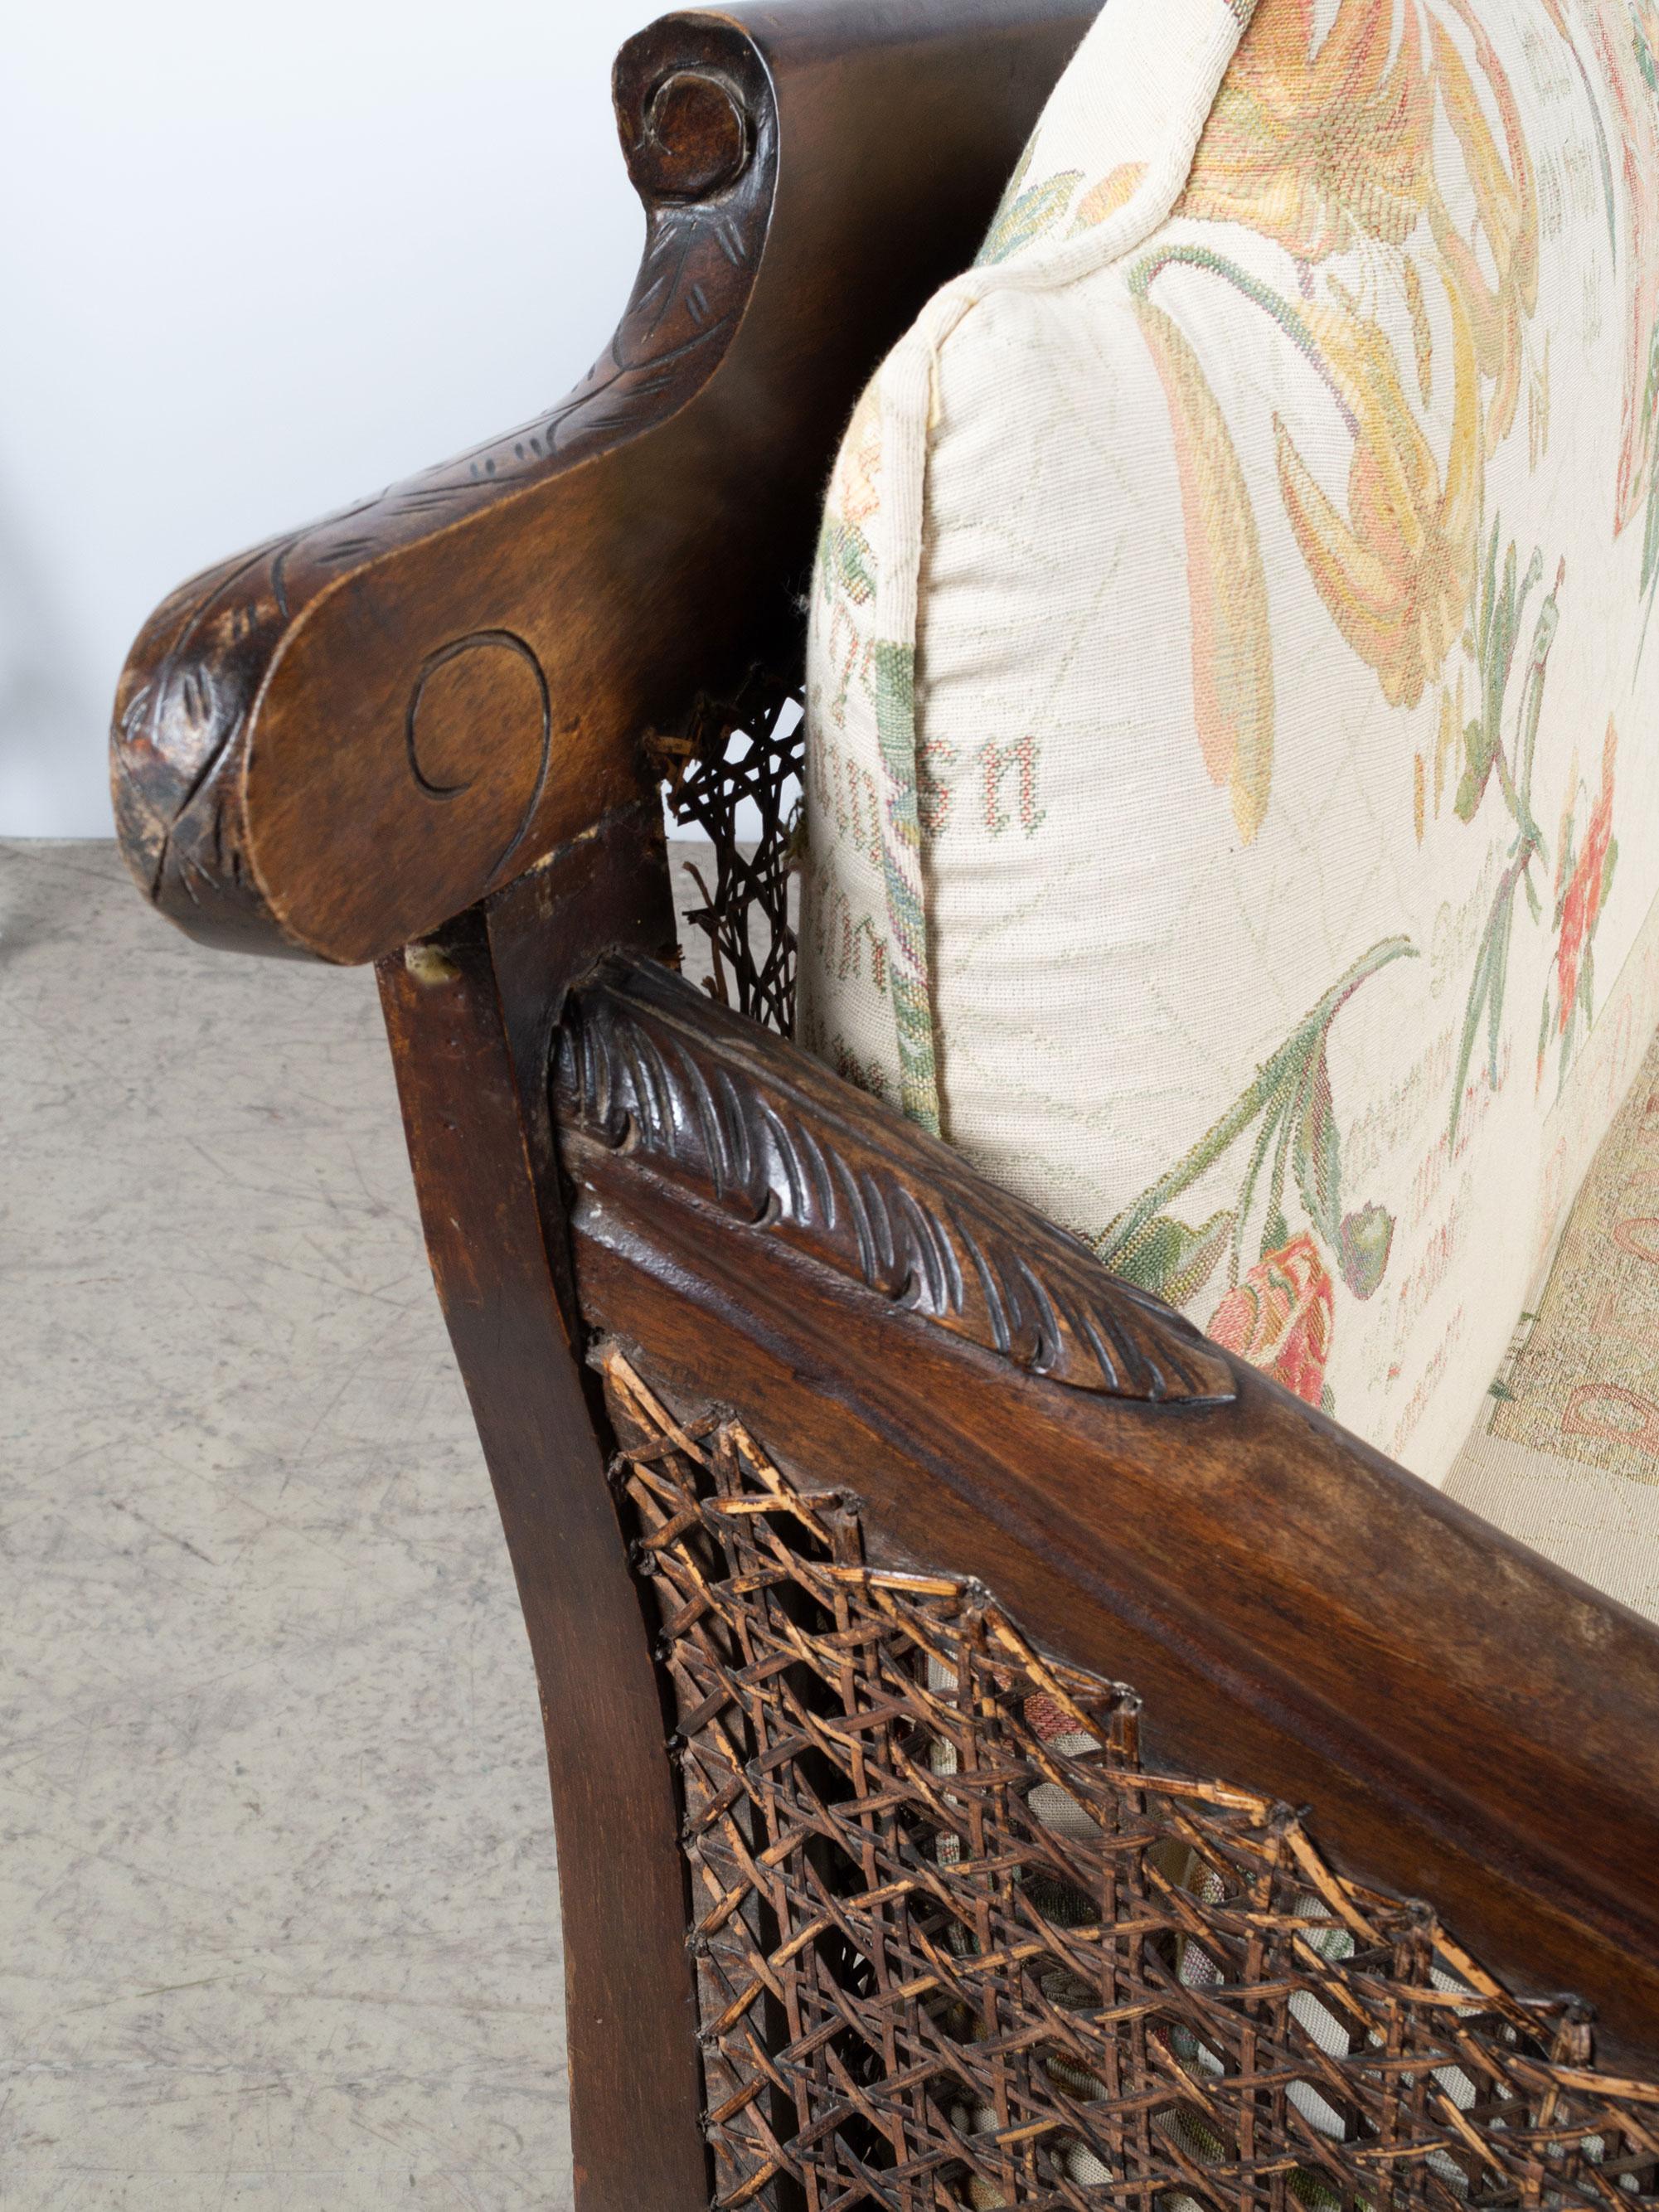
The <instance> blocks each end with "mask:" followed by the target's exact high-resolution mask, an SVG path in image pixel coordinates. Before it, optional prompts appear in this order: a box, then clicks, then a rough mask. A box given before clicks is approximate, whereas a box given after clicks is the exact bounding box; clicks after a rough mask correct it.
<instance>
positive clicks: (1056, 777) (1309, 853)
mask: <svg viewBox="0 0 1659 2212" xmlns="http://www.w3.org/2000/svg"><path fill="white" fill-rule="evenodd" d="M1656 43H1659V15H1656V12H1655V10H1654V9H1653V7H1652V6H1651V4H1650V0H1260V4H1259V5H1258V6H1256V7H1255V9H1254V13H1252V9H1251V6H1250V4H1249V0H1232V4H1231V5H1230V4H1228V0H1109V4H1108V5H1107V6H1106V8H1105V9H1104V10H1103V14H1102V15H1101V16H1100V18H1099V20H1098V21H1097V23H1096V25H1095V26H1094V27H1093V29H1092V30H1091V33H1090V34H1089V36H1088V38H1087V39H1086V40H1085V42H1084V45H1083V46H1082V47H1081V48H1080V50H1079V53H1078V55H1077V57H1076V58H1075V60H1074V61H1073V64H1072V66H1071V67H1070V69H1069V70H1067V72H1066V76H1064V78H1063V79H1062V80H1061V82H1060V85H1059V86H1058V87H1057V88H1056V90H1055V93H1054V96H1053V99H1052V100H1051V101H1050V104H1049V106H1048V110H1047V112H1046V113H1045V115H1044V117H1043V118H1042V123H1041V125H1039V128H1038V130H1037V131H1036V137H1035V138H1034V140H1033V142H1032V144H1031V146H1030V149H1029V150H1028V152H1027V155H1026V156H1025V159H1024V162H1023V163H1022V165H1021V168H1020V170H1019V172H1018V174H1017V175H1016V177H1015V178H1014V179H1013V180H1012V183H1011V185H1010V187H1009V190H1008V193H1007V195H1006V199H1005V202H1004V205H1003V209H1002V210H1001V212H1000V215H999V216H998V218H997V221H996V223H995V225H994V228H993V230H992V232H991V234H990V236H989V238H988V239H987V242H986V245H985V247H984V250H983V252H982V253H981V257H980V260H979V262H978V264H976V266H975V268H974V269H972V270H969V271H968V272H966V273H965V274H964V275H963V276H961V277H959V278H957V279H956V280H955V281H954V282H952V283H951V284H949V285H947V286H946V287H945V289H944V290H943V291H942V292H940V293H939V295H937V296H936V297H935V298H934V299H933V301H931V302H930V303H929V305H928V307H927V309H926V310H925V312H924V313H923V314H922V315H921V319H919V321H918V322H917V324H916V325H915V327H914V328H913V330H912V331H910V332H909V333H908V335H907V337H905V338H904V339H903V340H902V342H901V343H900V344H899V345H898V346H897V348H896V349H895V350H894V352H893V353H892V355H891V356H890V357H889V359H888V360H887V361H886V362H885V363H884V365H883V367H882V368H881V370H880V371H879V373H878V376H877V378H876V379H875V380H874V382H873V384H872V386H871V389H870V391H869V392H867V393H866V397H865V398H864V400H863V402H862V403H861V404H860V408H859V410H858V411H857V414H856V416H855V417H854V422H853V423H852V425H851V427H850V429H849V431H848V435H847V439H846V441H845V444H844V446H843V448H842V453H841V457H840V460H839V462H838V465H837V467H836V472H835V476H834V479H833V483H832V485H831V489H830V493H829V501H828V504H827V507H826V513H825V520H824V527H823V538H822V544H821V550H820V554H819V559H818V565H817V577H816V581H815V585H814V590H813V597H812V611H811V647H810V656H809V669H808V699H807V720H808V774H807V786H808V789H807V811H808V842H809V846H810V860H809V866H808V871H807V877H806V884H805V927H804V931H803V948H802V977H801V1011H800V1019H799V1029H800V1034H801V1036H802V1038H803V1040H804V1042H805V1043H806V1044H807V1045H808V1046H809V1047H810V1048H811V1049H812V1050H814V1051H816V1052H817V1053H819V1054H821V1055H822V1056H823V1057H824V1058H825V1059H826V1060H829V1062H830V1063H831V1064H832V1065H833V1066H837V1067H838V1068H839V1069H840V1070H841V1071H842V1073H844V1074H846V1075H848V1076H849V1077H850V1078H851V1079H853V1080H854V1081H855V1082H859V1083H861V1084H863V1085H866V1086H867V1087H868V1088H870V1089H872V1090H874V1091H878V1093H880V1094H882V1095H884V1096H886V1097H890V1098H891V1099H892V1100H894V1101H895V1102H896V1103H898V1104H900V1105H901V1106H902V1108H903V1109H904V1110H905V1111H907V1112H908V1113H909V1114H911V1115H915V1117H916V1118H918V1119H919V1120H921V1121H924V1122H926V1123H927V1124H928V1125H929V1126H931V1127H934V1128H936V1129H938V1130H939V1132H940V1133H942V1134H944V1135H945V1137H946V1138H948V1139H951V1141H952V1142H954V1143H956V1144H957V1145H958V1146H961V1147H962V1148H963V1150H964V1151H965V1152H968V1153H969V1155H970V1156H971V1157H972V1158H974V1159H975V1161H976V1162H977V1163H978V1164H980V1165H981V1166H982V1167H983V1168H984V1169H985V1170H986V1171H987V1172H988V1173H989V1174H990V1175H992V1176H994V1177H996V1178H997V1179H998V1180H1000V1181H1001V1182H1004V1183H1006V1185H1008V1186H1009V1187H1011V1188H1013V1189H1015V1190H1017V1191H1018V1192H1019V1193H1020V1194H1022V1195H1024V1196H1025V1197H1026V1198H1028V1199H1030V1200H1032V1201H1033V1202H1034V1203H1036V1205H1037V1206H1040V1207H1042V1209H1043V1210H1044V1211H1045V1212H1047V1213H1048V1214H1049V1215H1050V1216H1052V1217H1054V1218H1056V1219H1058V1220H1060V1221H1061V1222H1063V1223H1065V1224H1066V1225H1067V1226H1069V1227H1071V1228H1073V1229H1074V1230H1076V1231H1079V1233H1080V1234H1081V1235H1083V1236H1084V1237H1086V1238H1088V1239H1089V1240H1090V1241H1091V1243H1093V1244H1094V1245H1095V1247H1096V1249H1097V1250H1098V1251H1099V1252H1100V1253H1101V1255H1103V1258H1104V1259H1105V1260H1106V1261H1108V1263H1109V1264H1110V1265H1111V1266H1113V1267H1115V1268H1118V1269H1120V1270H1121V1271H1122V1272H1124V1273H1127V1274H1129V1275H1131V1276H1133V1278H1134V1279H1136V1280H1138V1281H1139V1282H1141V1283H1142V1284H1144V1285H1147V1286H1149V1287H1150V1288H1152V1289H1154V1290H1156V1291H1159V1292H1161V1293H1162V1294H1163V1295H1164V1296H1165V1297H1169V1298H1170V1299H1171V1300H1172V1301H1173V1302H1174V1303H1176V1304H1178V1305H1181V1306H1182V1307H1183V1308H1184V1309H1185V1310H1187V1311H1188V1313H1189V1314H1190V1315H1191V1316H1193V1317H1194V1319H1195V1320H1196V1321H1197V1322H1199V1323H1200V1326H1203V1327H1205V1328H1208V1329H1209V1330H1210V1331H1211V1332H1212V1334H1214V1335H1215V1336H1217V1337H1218V1339H1220V1340H1221V1341H1222V1342H1224V1343H1225V1344H1228V1345H1230V1346H1233V1347H1234V1348H1236V1349H1237V1350H1238V1351H1239V1352H1243V1353H1244V1354H1245V1355H1246V1356H1248V1357H1249V1358H1252V1359H1254V1360H1255V1361H1256V1362H1257V1363H1258V1364H1260V1365H1261V1366H1263V1367H1264V1368H1266V1369H1267V1370H1270V1371H1271V1372H1273V1374H1274V1375H1276V1376H1278V1378H1279V1380H1280V1381H1281V1382H1282V1383H1284V1384H1285V1386H1286V1387H1287V1388H1289V1389H1291V1390H1293V1391H1295V1392H1297V1394H1298V1395H1300V1396H1302V1397H1303V1398H1304V1399H1306V1400H1307V1401H1310V1402H1311V1403H1316V1404H1320V1405H1322V1406H1324V1407H1326V1408H1327V1409H1328V1410H1330V1411H1332V1412H1334V1413H1335V1415H1336V1416H1337V1418H1338V1419H1340V1420H1341V1421H1343V1422H1344V1423H1345V1424H1346V1425H1347V1426H1349V1427H1350V1428H1352V1429H1353V1430H1354V1431H1357V1432H1358V1434H1360V1435H1361V1436H1363V1437H1365V1438H1366V1439H1367V1440H1369V1441H1370V1442H1372V1443H1376V1444H1377V1445H1379V1446H1381V1447H1382V1448H1383V1449H1384V1450H1386V1451H1388V1452H1389V1453H1390V1454H1392V1455H1395V1456H1396V1457H1399V1458H1401V1459H1403V1460H1404V1461H1405V1462H1407V1465H1409V1466H1411V1467H1413V1468H1415V1469H1417V1470H1418V1471H1419V1473H1421V1474H1425V1475H1426V1476H1429V1477H1430V1478H1431V1479H1434V1480H1440V1479H1443V1477H1444V1475H1445V1474H1446V1472H1447V1469H1448V1468H1449V1465H1450V1463H1451V1461H1452V1459H1453V1458H1454V1456H1455V1453H1456V1451H1457V1449H1458V1448H1459V1446H1460V1444H1461V1443H1462V1440H1463V1438H1464V1437H1465V1435H1466V1434H1467V1432H1468V1428H1469V1425H1470V1424H1471V1421H1472V1420H1473V1419H1474V1414H1475V1412H1476V1409H1477V1407H1478V1406H1479V1405H1480V1401H1481V1400H1482V1398H1483V1395H1484V1394H1485V1392H1486V1389H1487V1387H1488V1384H1489V1383H1490V1380H1491V1377H1492V1373H1493V1371H1494V1370H1495V1368H1496V1366H1497V1364H1498V1360H1499V1358H1500V1357H1501V1355H1502V1353H1503V1351H1504V1346H1505V1344H1506V1342H1507V1340H1508V1338H1509V1335H1510V1331H1511V1328H1513V1326H1514V1323H1515V1320H1516V1314H1517V1312H1518V1310H1519V1308H1520V1305H1521V1303H1522V1297H1523V1296H1524V1291H1525V1286H1526V1285H1527V1283H1528V1279H1529V1278H1530V1277H1531V1275H1532V1273H1533V1271H1534V1266H1535V1263H1536V1261H1537V1257H1538V1255H1539V1253H1540V1252H1541V1250H1542V1249H1544V1248H1546V1247H1547V1244H1548V1243H1549V1242H1550V1240H1551V1238H1552V1237H1553V1232H1554V1229H1555V1226H1556V1222H1557V1220H1558V1218H1559V1210H1560V1207H1561V1206H1562V1205H1563V1203H1564V1202H1565V1200H1566V1199H1568V1198H1569V1197H1570V1196H1571V1192H1572V1190H1573V1188H1575V1187H1576V1184H1577V1180H1578V1178H1579V1176H1580V1175H1581V1174H1582V1171H1583V1166H1584V1164H1585V1163H1586V1161H1587V1160H1588V1158H1589V1156H1590V1154H1591V1152H1593V1151H1594V1149H1595V1142H1596V1141H1597V1139H1599V1138H1600V1136H1601V1133H1602V1132H1603V1130H1604V1129H1605V1127H1606V1122H1607V1114H1608V1113H1609V1112H1610V1111H1611V1106H1610V1104H1609V1103H1607V1100H1606V1097H1605V1095H1604V1093H1605V1085H1602V1086H1601V1087H1600V1088H1598V1087H1597V1085H1596V1084H1595V1083H1592V1084H1589V1085H1588V1086H1586V1085H1583V1084H1581V1083H1580V1082H1579V1080H1578V1072H1579V1070H1580V1069H1581V1067H1582V1066H1585V1065H1587V1064H1588V1062H1589V1054H1590V1053H1591V1049H1592V1047H1593V1046H1594V1044H1595V1041H1596V1039H1597V1038H1598V1036H1601V1034H1602V1033H1603V1030H1604V1025H1605V1024H1607V1021H1608V1019H1609V1018H1610V1009H1611V1007H1612V1006H1613V1004H1614V1002H1615V1001H1616V1002H1617V1004H1618V1005H1620V1006H1622V1007H1623V1008H1624V1010H1625V1011H1624V1013H1623V1016H1622V1017H1621V1018H1622V1019H1623V1020H1624V1022H1625V1023H1626V1032H1625V1033H1626V1036H1627V1037H1628V1036H1645V1035H1646V1034H1648V1033H1649V1032H1650V1030H1652V1028H1653V1026H1654V1024H1655V1022H1656V1021H1659V972H1656V969H1655V966H1654V963H1652V962H1651V961H1648V962H1646V963H1644V960H1643V958H1642V957H1640V955H1639V951H1638V940H1640V939H1642V936H1643V932H1644V927H1646V926H1648V924H1649V921H1650V912H1651V910H1652V908H1653V906H1654V896H1655V892H1656V889H1659V713H1656V709H1659V637H1654V638H1650V635H1649V629H1650V613H1651V609H1652V602H1653V598H1654V593H1655V589H1656V584H1659V494H1656V484H1655V465H1654V464H1655V447H1656V442H1659V109H1656V95H1655V89H1654V88H1655V85H1656V82H1659V69H1656V63H1655V58H1654V56H1655V47H1656ZM1632 1066H1633V1061H1631V1062H1629V1063H1628V1064H1627V1066H1626V1080H1627V1079H1628V1077H1629V1073H1630V1072H1631V1067H1632Z"/></svg>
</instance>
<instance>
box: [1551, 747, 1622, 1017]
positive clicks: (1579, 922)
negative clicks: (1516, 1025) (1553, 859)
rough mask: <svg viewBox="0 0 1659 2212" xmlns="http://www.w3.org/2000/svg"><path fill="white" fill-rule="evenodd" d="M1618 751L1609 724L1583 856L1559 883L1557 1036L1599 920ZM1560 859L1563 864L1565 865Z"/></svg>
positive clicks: (1573, 1000)
mask: <svg viewBox="0 0 1659 2212" xmlns="http://www.w3.org/2000/svg"><path fill="white" fill-rule="evenodd" d="M1618 749H1619V732H1617V730H1615V729H1614V727H1613V724H1612V722H1611V720H1609V722H1608V724H1607V742H1606V744H1604V745H1603V747H1602V749H1601V797H1600V798H1599V799H1597V800H1596V802H1595V812H1594V813H1593V814H1592V815H1591V816H1590V822H1589V834H1588V835H1587V836H1586V837H1585V839H1584V848H1583V851H1582V852H1581V853H1580V854H1579V855H1578V858H1577V860H1575V861H1574V863H1573V868H1572V873H1571V876H1570V877H1569V878H1567V882H1566V886H1565V890H1564V889H1562V888H1561V886H1560V884H1559V879H1558V883H1557V888H1556V912H1557V914H1558V915H1559V918H1560V928H1561V940H1560V943H1559V945H1557V946H1556V949H1555V977H1556V983H1557V987H1558V989H1557V996H1558V998H1559V1005H1558V1006H1557V1007H1556V1011H1555V1026H1556V1031H1557V1034H1558V1035H1559V1036H1565V1033H1566V1027H1567V1024H1568V1023H1569V1022H1570V1021H1571V1018H1572V1010H1573V1008H1574V1006H1576V1005H1577V1000H1578V973H1579V969H1581V968H1582V966H1583V959H1584V947H1585V946H1586V945H1588V944H1589V940H1590V937H1591V934H1592V933H1593V932H1594V930H1595V925H1596V922H1597V921H1599V920H1600V918H1601V892H1602V888H1603V885H1604V884H1605V882H1606V878H1607V847H1608V846H1609V845H1610V844H1611V843H1612V842H1613V755H1614V754H1615V753H1616V752H1617V750H1618ZM1565 857H1566V856H1565V853H1564V854H1563V855H1562V858H1563V859H1564V860H1565Z"/></svg>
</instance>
